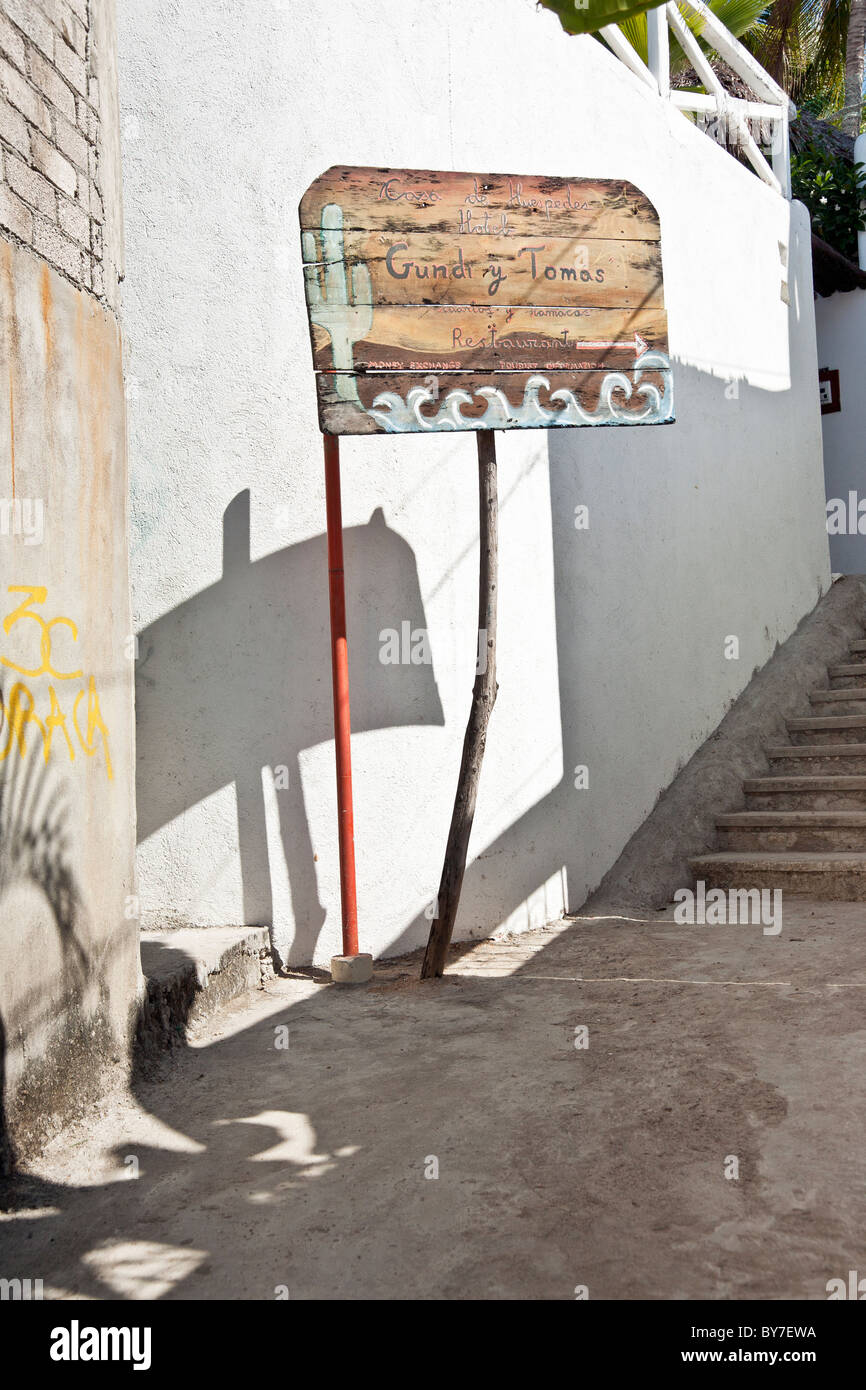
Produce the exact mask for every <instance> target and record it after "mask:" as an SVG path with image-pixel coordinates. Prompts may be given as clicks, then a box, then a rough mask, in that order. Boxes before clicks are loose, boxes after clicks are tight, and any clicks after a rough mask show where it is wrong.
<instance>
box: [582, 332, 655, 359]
mask: <svg viewBox="0 0 866 1390" xmlns="http://www.w3.org/2000/svg"><path fill="white" fill-rule="evenodd" d="M570 346H571V347H573V348H574V350H575V352H579V351H580V349H581V348H623V349H625V348H630V347H633V348H634V355H635V357H640V356H641V355H642V354H643V353H645V352H646V350H647V348H648V347H649V343H648V342H647V341H646V340H645V339H644V338H642V337H641V336H640V334H639V333H635V335H634V337H633V338H626V340H625V341H624V342H623V340H622V339H620V340H619V341H618V342H615V343H572V344H571V345H570Z"/></svg>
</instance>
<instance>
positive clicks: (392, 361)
mask: <svg viewBox="0 0 866 1390" xmlns="http://www.w3.org/2000/svg"><path fill="white" fill-rule="evenodd" d="M300 218H301V244H302V252H303V261H304V278H305V284H306V295H307V306H308V310H309V316H310V331H311V336H312V344H313V363H314V366H315V369H316V382H317V389H318V399H319V423H320V425H321V428H322V430H323V432H324V433H326V434H337V435H339V434H368V433H377V432H389V433H393V432H407V431H408V432H414V433H425V432H427V431H431V430H479V429H515V428H540V429H550V428H552V427H556V426H562V425H650V424H652V425H657V424H666V423H668V422H670V421H671V420H673V418H674V414H673V385H672V376H671V367H670V360H669V358H668V354H667V316H666V314H665V309H664V295H663V286H662V261H661V233H660V229H659V221H658V216H657V214H656V211H655V209H654V208H653V206H652V204H651V203H650V202H649V200H648V199H647V198H646V197H645V196H644V194H643V193H641V192H640V190H639V189H637V188H635V187H634V186H633V185H632V184H629V183H623V182H621V181H619V180H606V179H595V180H590V179H560V178H541V177H523V176H518V175H507V174H456V173H435V172H431V171H429V170H423V171H422V170H414V169H355V168H339V167H338V168H333V169H329V170H328V172H327V173H325V174H323V175H322V176H321V178H318V179H316V181H315V183H313V184H311V186H310V188H309V189H308V190H307V192H306V193H305V194H304V197H303V198H302V200H301V206H300Z"/></svg>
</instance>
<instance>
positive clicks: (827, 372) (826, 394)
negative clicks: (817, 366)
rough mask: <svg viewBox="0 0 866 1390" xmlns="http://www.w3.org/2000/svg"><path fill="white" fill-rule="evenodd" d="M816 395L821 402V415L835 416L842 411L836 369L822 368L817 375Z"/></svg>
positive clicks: (837, 371)
mask: <svg viewBox="0 0 866 1390" xmlns="http://www.w3.org/2000/svg"><path fill="white" fill-rule="evenodd" d="M818 394H819V398H820V401H821V414H822V415H835V413H836V412H837V411H839V410H841V409H842V402H841V398H840V396H839V369H838V367H833V368H830V367H822V368H821V370H820V371H819V373H818Z"/></svg>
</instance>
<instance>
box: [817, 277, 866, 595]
mask: <svg viewBox="0 0 866 1390" xmlns="http://www.w3.org/2000/svg"><path fill="white" fill-rule="evenodd" d="M815 319H816V323H817V330H818V366H819V367H830V368H833V367H835V368H836V369H837V370H838V372H839V402H840V405H841V407H842V408H841V410H838V411H833V412H832V413H831V414H829V415H823V416H822V417H821V428H822V432H823V436H824V474H825V483H826V489H827V501H828V504H829V503H830V502H831V501H834V500H835V501H839V500H841V501H842V502H843V503H844V515H843V512H842V509H840V508H838V507H833V508H831V509H830V510H828V522H829V524H830V526H831V528H832V529H831V534H830V561H831V567H832V569H833V572H834V573H835V574H866V450H864V447H863V441H864V439H866V392H864V391H863V380H864V375H866V292H864V291H863V290H851V291H850V292H849V293H847V294H841V293H837V294H832V295H830V297H829V298H828V299H819V300H817V301H816V304H815ZM852 492H853V493H855V494H856V496H855V497H854V498H852V497H851V493H852ZM861 502H862V503H863V509H862V512H861V510H860V503H861ZM840 527H841V528H842V529H837V528H840Z"/></svg>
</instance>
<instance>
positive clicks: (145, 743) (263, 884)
mask: <svg viewBox="0 0 866 1390" xmlns="http://www.w3.org/2000/svg"><path fill="white" fill-rule="evenodd" d="M343 536H344V550H345V569H346V589H347V626H348V633H349V645H350V653H351V701H352V730H353V733H356V734H357V733H363V732H364V731H367V730H374V729H387V728H393V727H399V726H403V725H413V724H423V725H442V724H443V723H444V715H443V711H442V705H441V702H440V699H439V692H438V688H437V685H436V679H435V676H434V672H433V666H432V664H422V665H412V664H405V665H403V664H401V665H397V666H394V665H389V666H384V665H382V663H381V662H380V660H379V652H380V646H381V643H380V637H379V634H380V632H381V631H382V630H383V629H384V628H395V629H397V631H399V630H400V625H401V622H404V621H407V620H408V621H409V623H410V624H411V627H412V629H413V630H414V629H417V628H426V620H425V615H424V605H423V601H422V598H421V590H420V587H419V583H418V569H417V563H416V560H415V555H414V552H413V551H412V549H411V547H410V546H409V545H408V544H407V543H406V541H404V540H403V539H402V537H400V536H399V535H398V534H397V533H396V532H395V531H393V530H392V529H391V528H390V527H389V526H388V525H387V523H386V521H385V518H384V515H383V513H382V510H381V508H376V510H375V511H374V512H373V514H372V516H371V517H370V520H369V521H368V522H367V523H366V524H365V525H363V526H351V527H346V528H345V530H344V533H343ZM328 632H329V615H328V558H327V542H326V537H325V535H324V534H322V535H318V536H314V537H312V538H311V539H310V540H306V541H300V542H298V543H297V544H295V545H291V546H287V547H286V548H285V549H283V550H279V551H275V552H274V553H272V554H270V555H266V556H264V557H263V558H262V559H260V560H256V561H252V560H251V558H250V494H249V491H247V490H245V491H243V492H241V493H239V494H238V495H237V496H236V497H235V498H234V499H233V500H232V502H231V503H230V504H229V506H228V507H227V508H226V511H225V513H224V517H223V573H222V577H221V578H220V579H219V580H217V582H216V583H215V584H211V585H210V586H209V587H208V588H206V589H203V590H201V592H200V593H197V594H195V595H194V596H193V597H192V598H191V599H188V600H187V601H186V602H185V603H182V604H179V605H178V606H177V607H176V608H174V609H171V610H170V611H169V612H168V613H166V614H164V615H163V616H162V617H160V618H158V619H156V621H155V622H153V623H151V624H150V625H149V626H148V627H146V628H144V630H143V631H142V632H141V633H140V634H139V660H138V662H137V667H136V738H137V802H138V838H139V843H141V842H142V841H144V840H146V839H147V838H148V837H149V836H151V835H153V834H155V833H156V832H157V831H158V830H159V829H160V828H161V827H163V826H165V825H168V824H169V822H171V821H172V820H174V819H175V818H176V817H177V816H180V815H182V814H183V812H185V811H187V810H189V809H190V808H191V807H193V806H195V805H196V804H197V803H199V802H200V801H203V800H204V799H205V798H206V797H209V796H211V795H213V793H215V792H217V791H219V790H220V789H221V788H223V787H225V786H228V785H230V784H234V786H235V789H236V796H237V816H238V849H239V857H240V871H241V880H242V889H243V925H249V926H267V927H268V928H270V930H271V939H272V945H273V947H274V950H275V953H276V957H277V963H278V964H279V965H287V964H294V963H295V962H302V963H306V962H308V961H310V960H311V959H312V957H313V952H314V949H315V946H316V941H317V939H318V936H319V933H320V931H321V929H322V926H323V924H324V921H325V915H326V913H325V908H324V906H323V904H322V902H321V900H320V896H319V888H318V881H317V874H316V858H317V855H316V852H315V850H314V846H313V844H312V840H311V836H310V829H309V823H308V818H307V812H306V807H305V804H304V794H303V785H302V781H301V774H300V767H299V762H298V757H299V754H300V753H301V752H302V751H303V750H304V749H307V748H312V747H314V746H315V745H316V744H319V743H322V742H326V741H329V740H331V739H333V707H332V689H331V666H330V644H329V636H328ZM263 769H270V771H271V773H272V774H275V775H274V785H275V800H276V805H277V810H278V816H279V834H280V841H281V845H282V851H283V855H284V857H285V864H286V868H287V869H288V875H289V884H290V889H291V897H292V908H293V915H294V921H295V931H294V937H293V939H292V941H291V945H290V947H288V948H287V945H286V941H285V940H284V938H283V934H282V930H281V929H279V928H278V929H277V930H276V931H275V904H274V896H273V891H272V877H273V875H272V866H271V864H270V859H269V852H268V836H267V825H266V801H265V793H264V789H263V784H262V770H263ZM278 769H284V770H285V771H283V772H282V773H281V775H278V774H277V770H278ZM266 775H267V774H266ZM286 784H287V785H286ZM334 796H335V802H336V791H335V793H334ZM323 855H327V856H328V857H329V858H330V859H332V860H334V861H335V860H336V856H337V823H336V805H335V809H334V820H333V835H332V837H331V838H330V840H329V842H328V844H327V845H324V846H321V847H320V850H319V854H318V858H319V859H320V860H321V859H322V857H323ZM208 886H209V885H206V886H205V889H204V890H203V892H201V893H200V894H199V897H198V902H199V903H202V904H203V902H204V898H205V895H206V892H207V888H208ZM195 906H196V905H195V903H193V904H192V905H191V906H190V907H189V908H187V910H186V911H187V921H186V922H184V925H191V926H195V925H197V922H196V920H195Z"/></svg>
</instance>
